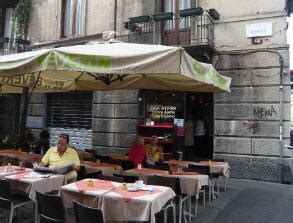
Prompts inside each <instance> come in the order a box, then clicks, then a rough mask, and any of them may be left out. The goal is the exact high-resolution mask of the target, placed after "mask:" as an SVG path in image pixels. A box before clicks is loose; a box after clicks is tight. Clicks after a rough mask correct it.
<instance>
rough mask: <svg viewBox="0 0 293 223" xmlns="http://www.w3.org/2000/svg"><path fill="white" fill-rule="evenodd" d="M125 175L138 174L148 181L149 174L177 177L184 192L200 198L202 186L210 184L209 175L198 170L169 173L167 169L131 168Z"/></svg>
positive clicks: (140, 177) (141, 178)
mask: <svg viewBox="0 0 293 223" xmlns="http://www.w3.org/2000/svg"><path fill="white" fill-rule="evenodd" d="M123 174H125V175H130V176H138V177H139V179H140V180H143V181H144V182H147V178H148V176H154V175H156V176H163V177H177V178H179V181H180V188H181V192H182V193H183V194H186V195H189V196H196V198H198V195H199V191H200V189H201V187H202V186H208V185H210V181H209V176H208V175H204V174H198V173H196V172H187V173H185V172H178V173H175V172H173V174H169V172H168V171H165V170H157V169H148V168H142V169H131V170H126V171H124V172H123Z"/></svg>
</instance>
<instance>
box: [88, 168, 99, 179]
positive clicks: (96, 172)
mask: <svg viewBox="0 0 293 223" xmlns="http://www.w3.org/2000/svg"><path fill="white" fill-rule="evenodd" d="M100 175H102V170H96V171H95V172H92V173H88V174H86V178H94V179H98V177H99V176H100Z"/></svg>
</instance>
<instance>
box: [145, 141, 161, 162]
mask: <svg viewBox="0 0 293 223" xmlns="http://www.w3.org/2000/svg"><path fill="white" fill-rule="evenodd" d="M158 140H159V139H158V137H157V136H156V135H152V137H151V140H150V143H149V144H147V145H146V146H145V148H146V151H147V155H148V157H147V162H148V163H149V164H155V162H156V161H159V160H161V159H162V151H163V149H162V147H160V146H159V145H158Z"/></svg>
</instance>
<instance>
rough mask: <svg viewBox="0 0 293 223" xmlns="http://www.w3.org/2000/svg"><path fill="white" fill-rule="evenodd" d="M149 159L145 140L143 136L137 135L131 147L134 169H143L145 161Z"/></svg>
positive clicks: (130, 153) (130, 152) (130, 156)
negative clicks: (139, 167)
mask: <svg viewBox="0 0 293 223" xmlns="http://www.w3.org/2000/svg"><path fill="white" fill-rule="evenodd" d="M146 159H147V153H146V149H145V146H144V138H143V137H142V136H141V135H137V136H136V137H135V139H134V141H133V143H132V145H131V147H130V151H129V158H128V160H129V161H132V162H133V164H134V167H135V168H137V167H138V166H141V167H143V163H144V161H145V160H146Z"/></svg>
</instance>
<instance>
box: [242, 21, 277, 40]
mask: <svg viewBox="0 0 293 223" xmlns="http://www.w3.org/2000/svg"><path fill="white" fill-rule="evenodd" d="M272 35H273V23H272V22H266V23H254V24H246V37H247V38H255V37H262V36H272Z"/></svg>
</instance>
